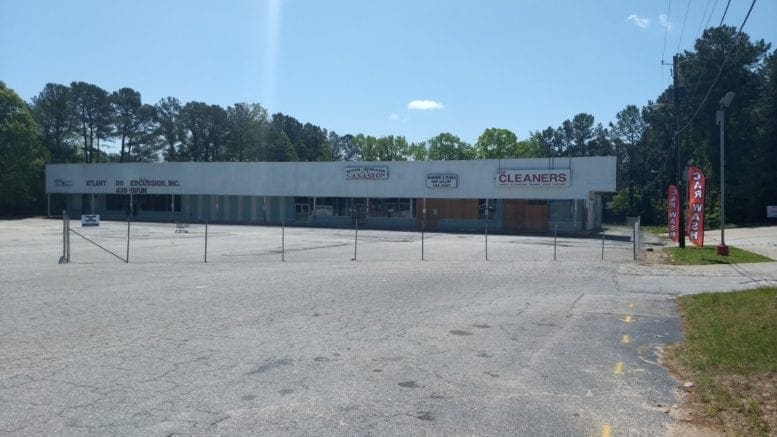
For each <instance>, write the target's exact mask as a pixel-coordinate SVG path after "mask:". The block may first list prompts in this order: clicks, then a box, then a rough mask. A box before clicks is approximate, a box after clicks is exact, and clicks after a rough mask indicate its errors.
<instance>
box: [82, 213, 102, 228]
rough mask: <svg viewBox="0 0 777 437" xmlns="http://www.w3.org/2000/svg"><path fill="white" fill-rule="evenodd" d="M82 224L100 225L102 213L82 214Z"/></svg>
mask: <svg viewBox="0 0 777 437" xmlns="http://www.w3.org/2000/svg"><path fill="white" fill-rule="evenodd" d="M81 226H82V227H83V226H100V214H82V215H81Z"/></svg>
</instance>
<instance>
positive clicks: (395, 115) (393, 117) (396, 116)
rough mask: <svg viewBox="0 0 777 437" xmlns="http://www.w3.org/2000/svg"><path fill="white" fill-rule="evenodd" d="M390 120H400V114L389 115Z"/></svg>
mask: <svg viewBox="0 0 777 437" xmlns="http://www.w3.org/2000/svg"><path fill="white" fill-rule="evenodd" d="M389 120H391V121H397V120H399V114H391V115H389Z"/></svg>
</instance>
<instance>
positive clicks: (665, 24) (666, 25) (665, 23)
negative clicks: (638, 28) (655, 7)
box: [658, 14, 672, 30]
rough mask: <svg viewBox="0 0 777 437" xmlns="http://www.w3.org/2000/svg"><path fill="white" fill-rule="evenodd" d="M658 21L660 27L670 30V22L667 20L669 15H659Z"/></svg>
mask: <svg viewBox="0 0 777 437" xmlns="http://www.w3.org/2000/svg"><path fill="white" fill-rule="evenodd" d="M658 22H659V23H661V27H663V28H664V29H666V30H672V22H671V21H669V17H667V16H666V14H661V15H659V16H658Z"/></svg>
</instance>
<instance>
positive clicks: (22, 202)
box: [0, 81, 47, 215]
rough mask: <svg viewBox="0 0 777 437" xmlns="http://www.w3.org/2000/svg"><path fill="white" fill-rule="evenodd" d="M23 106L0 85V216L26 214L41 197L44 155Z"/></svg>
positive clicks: (35, 130) (9, 90) (33, 123)
mask: <svg viewBox="0 0 777 437" xmlns="http://www.w3.org/2000/svg"><path fill="white" fill-rule="evenodd" d="M37 130H38V128H37V126H36V124H35V121H34V120H33V118H32V115H31V114H30V110H29V108H28V107H27V104H25V103H24V101H23V100H22V99H21V98H19V96H18V95H17V94H16V93H15V92H14V91H13V90H11V89H10V88H7V87H6V86H5V83H3V82H1V81H0V214H2V215H16V214H20V213H28V212H30V211H32V210H33V209H34V207H35V206H36V203H37V202H39V201H40V200H41V199H42V197H43V192H42V186H41V183H40V182H41V172H42V170H43V163H44V161H45V159H46V157H47V153H46V151H45V149H44V148H43V147H41V146H40V143H39V141H38V135H37V133H38V132H37Z"/></svg>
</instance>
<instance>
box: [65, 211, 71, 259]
mask: <svg viewBox="0 0 777 437" xmlns="http://www.w3.org/2000/svg"><path fill="white" fill-rule="evenodd" d="M65 219H66V220H65V231H66V232H65V242H66V243H67V244H65V247H66V248H67V249H66V252H65V262H66V263H69V262H70V214H68V213H67V212H65Z"/></svg>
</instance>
